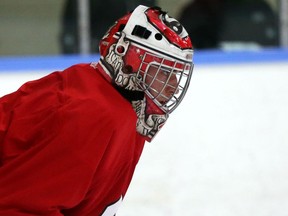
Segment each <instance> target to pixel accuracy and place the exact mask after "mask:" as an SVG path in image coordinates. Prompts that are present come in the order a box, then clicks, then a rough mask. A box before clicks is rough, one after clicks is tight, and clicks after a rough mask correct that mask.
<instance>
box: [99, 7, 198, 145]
mask: <svg viewBox="0 0 288 216" xmlns="http://www.w3.org/2000/svg"><path fill="white" fill-rule="evenodd" d="M100 55H101V59H100V63H99V65H100V68H101V69H102V72H103V73H104V74H105V76H106V77H110V79H111V80H112V82H113V83H114V84H115V85H116V87H117V89H119V88H122V89H125V91H126V92H127V91H129V92H130V93H131V92H133V94H134V93H135V95H139V92H142V97H132V98H130V101H131V103H132V106H133V108H134V110H135V111H136V114H137V116H138V122H137V126H136V127H137V131H138V132H139V133H140V134H142V135H143V136H145V137H146V140H148V141H151V139H152V138H153V137H154V136H155V135H156V133H157V132H158V131H159V130H160V129H161V127H162V126H163V124H164V123H165V122H166V120H167V118H168V115H169V114H170V113H171V112H172V111H173V110H175V109H176V107H177V106H178V105H179V104H180V102H181V101H182V99H183V97H184V95H185V93H186V91H187V88H188V86H189V82H190V79H191V76H192V70H193V62H192V55H193V50H192V44H191V41H190V38H189V36H188V34H187V32H186V30H185V29H184V27H183V26H182V25H181V24H180V23H179V22H178V21H177V20H175V19H174V18H171V17H169V16H168V14H167V13H166V12H163V11H162V10H161V9H160V8H158V7H152V8H148V7H145V6H142V5H140V6H138V7H137V8H136V9H135V10H134V11H133V12H132V13H129V14H127V15H126V16H124V17H122V18H121V19H119V20H118V21H116V23H115V24H114V26H112V27H111V28H110V29H109V31H108V32H107V33H106V35H105V36H104V37H103V38H102V40H101V42H100ZM143 93H144V96H143ZM130 95H131V94H130ZM140 95H141V94H140ZM126 98H127V97H126Z"/></svg>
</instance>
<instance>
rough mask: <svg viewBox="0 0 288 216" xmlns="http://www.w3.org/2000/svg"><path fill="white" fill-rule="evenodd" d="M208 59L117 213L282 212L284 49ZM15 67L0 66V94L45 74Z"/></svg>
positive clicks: (287, 121)
mask: <svg viewBox="0 0 288 216" xmlns="http://www.w3.org/2000/svg"><path fill="white" fill-rule="evenodd" d="M210 57H211V56H209V55H207V58H208V60H206V63H205V62H204V63H203V62H200V60H199V62H200V63H199V64H198V65H197V62H196V65H195V68H194V73H193V77H192V80H191V85H190V89H189V90H188V92H187V96H186V98H184V100H183V102H182V104H181V105H180V106H179V108H178V109H176V111H175V112H174V113H172V115H171V116H170V119H169V121H168V122H167V124H166V125H165V126H164V127H163V129H162V130H161V132H160V133H159V134H158V135H157V136H156V138H155V140H154V141H153V142H152V143H147V144H146V146H145V149H144V152H143V155H142V158H141V159H140V162H139V164H138V167H137V169H136V172H135V175H134V178H133V181H132V183H131V186H130V188H129V190H128V192H127V195H126V198H125V199H124V203H123V204H122V206H121V208H120V210H119V212H118V214H117V215H118V216H135V215H137V216H148V215H151V216H179V215H183V216H184V215H185V216H287V215H288V55H286V56H284V57H283V56H282V57H281V58H280V59H279V60H275V59H273V58H272V60H271V59H270V60H271V61H269V60H267V61H266V60H265V59H262V60H261V56H260V58H259V59H258V61H250V59H249V57H248V58H247V59H245V58H243V57H242V58H241V59H240V60H239V61H236V60H235V61H234V60H233V59H232V60H229V58H230V57H231V56H230V57H229V56H228V57H225V59H226V60H223V61H222V62H216V63H211V62H210V60H209V58H210ZM244 57H245V55H244ZM215 58H216V57H215ZM215 58H213V59H211V61H212V60H215ZM231 58H233V56H232V57H231ZM227 59H228V60H227ZM243 59H244V60H243ZM276 59H277V58H276ZM3 62H4V61H2V63H3ZM0 64H1V61H0ZM25 67H26V66H25ZM19 68H21V65H20V66H17V67H14V68H13V67H12V69H11V68H9V67H8V66H7V67H5V68H4V67H3V68H2V69H1V68H0V95H4V94H7V93H9V92H12V91H14V90H16V89H17V88H18V87H19V86H20V85H21V84H22V83H24V82H25V81H27V80H31V79H36V78H38V77H41V76H43V75H45V74H47V73H48V72H50V70H47V68H45V70H44V71H43V70H40V69H37V68H36V67H35V68H32V69H29V68H27V69H25V68H22V71H19Z"/></svg>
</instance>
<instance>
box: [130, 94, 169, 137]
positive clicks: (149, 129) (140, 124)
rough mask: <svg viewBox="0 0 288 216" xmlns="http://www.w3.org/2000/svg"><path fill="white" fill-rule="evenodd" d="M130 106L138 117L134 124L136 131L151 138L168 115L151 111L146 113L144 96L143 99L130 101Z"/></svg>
mask: <svg viewBox="0 0 288 216" xmlns="http://www.w3.org/2000/svg"><path fill="white" fill-rule="evenodd" d="M132 106H133V108H134V110H135V112H136V114H137V117H138V119H137V125H136V129H137V131H138V133H140V134H142V135H143V136H146V137H149V139H150V140H151V139H152V138H153V137H154V136H155V135H156V133H157V132H158V131H159V130H160V129H161V127H162V126H163V125H164V123H165V122H166V120H167V119H168V115H166V114H152V113H151V114H148V115H147V113H146V110H145V109H147V104H146V99H145V97H144V99H143V100H138V101H132Z"/></svg>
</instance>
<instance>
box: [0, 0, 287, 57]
mask: <svg viewBox="0 0 288 216" xmlns="http://www.w3.org/2000/svg"><path fill="white" fill-rule="evenodd" d="M138 4H144V5H149V6H150V5H158V6H160V7H162V8H163V9H164V10H166V11H168V13H169V14H170V15H171V16H174V17H175V18H177V19H178V20H179V21H180V22H182V23H183V25H184V26H185V27H186V29H187V31H188V32H189V34H190V36H191V38H192V41H193V45H194V47H195V49H225V50H226V49H229V50H230V49H242V48H244V49H257V48H262V47H283V46H285V47H287V46H288V45H287V44H288V42H287V41H288V36H287V35H288V33H287V32H288V30H287V29H288V24H287V23H288V18H287V17H288V6H287V0H120V1H119V0H105V1H99V0H49V1H44V0H26V1H22V0H1V1H0V29H1V34H0V55H2V56H3V55H4V56H5V55H58V54H71V53H97V52H98V42H99V39H100V38H101V37H102V35H103V34H104V33H105V31H106V30H107V28H108V27H109V26H111V25H112V24H113V23H114V21H115V19H117V18H118V17H120V16H122V15H124V14H125V13H126V12H127V11H130V10H132V9H133V8H134V7H135V6H136V5H138Z"/></svg>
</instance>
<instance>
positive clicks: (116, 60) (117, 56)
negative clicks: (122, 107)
mask: <svg viewBox="0 0 288 216" xmlns="http://www.w3.org/2000/svg"><path fill="white" fill-rule="evenodd" d="M124 38H125V34H124V33H123V32H122V33H121V37H120V38H119V40H118V42H117V43H116V44H113V45H111V46H110V48H109V52H108V54H107V56H106V57H105V61H106V63H107V64H108V65H107V66H109V67H110V69H112V70H111V71H112V72H113V74H112V76H113V78H114V82H115V84H116V85H118V86H120V87H124V88H125V89H127V90H131V91H135V90H139V88H138V87H137V85H136V84H135V83H136V75H137V74H136V73H131V72H130V73H127V71H126V70H129V68H128V66H127V65H126V64H125V62H124V60H123V56H125V54H126V52H127V50H128V47H129V45H130V42H129V41H127V42H126V41H124Z"/></svg>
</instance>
